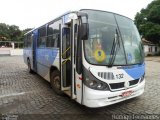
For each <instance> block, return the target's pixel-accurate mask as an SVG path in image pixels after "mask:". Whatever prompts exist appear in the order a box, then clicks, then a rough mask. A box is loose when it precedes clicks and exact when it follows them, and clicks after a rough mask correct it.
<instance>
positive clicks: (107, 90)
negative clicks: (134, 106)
mask: <svg viewBox="0 0 160 120" xmlns="http://www.w3.org/2000/svg"><path fill="white" fill-rule="evenodd" d="M24 43H25V48H24V62H25V63H26V64H27V65H28V71H29V72H30V73H31V72H36V73H37V74H39V75H40V76H42V77H43V78H44V79H45V80H47V81H48V82H50V84H51V86H52V88H53V90H54V91H55V92H56V93H57V94H64V93H65V94H67V95H69V96H70V97H71V99H74V100H75V101H77V102H78V103H80V104H82V105H85V106H87V107H93V108H94V107H102V106H107V105H111V104H115V103H118V102H121V101H124V100H127V99H130V98H134V97H137V96H140V95H141V94H142V93H143V92H144V87H145V78H144V75H145V63H144V52H143V46H142V43H141V38H140V35H139V33H138V30H137V28H136V26H135V25H134V22H133V21H132V20H131V19H129V18H127V17H125V16H122V15H119V14H116V13H112V12H107V11H100V10H91V9H83V10H80V11H73V12H68V13H66V14H64V15H62V16H60V17H58V18H56V19H54V20H53V21H50V22H48V23H46V24H44V25H42V26H41V27H38V28H36V29H33V30H31V31H30V32H28V33H26V34H25V39H24Z"/></svg>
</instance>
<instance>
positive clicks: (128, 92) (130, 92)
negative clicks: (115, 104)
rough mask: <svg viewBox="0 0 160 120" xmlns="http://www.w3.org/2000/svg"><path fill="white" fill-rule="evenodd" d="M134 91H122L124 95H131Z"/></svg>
mask: <svg viewBox="0 0 160 120" xmlns="http://www.w3.org/2000/svg"><path fill="white" fill-rule="evenodd" d="M132 93H133V91H131V90H130V91H126V92H123V93H122V97H128V96H130V95H131V94H132Z"/></svg>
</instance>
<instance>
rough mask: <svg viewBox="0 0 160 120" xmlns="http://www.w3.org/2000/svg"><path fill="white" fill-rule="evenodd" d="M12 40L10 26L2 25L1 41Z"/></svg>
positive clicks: (0, 31) (0, 24) (0, 28)
mask: <svg viewBox="0 0 160 120" xmlns="http://www.w3.org/2000/svg"><path fill="white" fill-rule="evenodd" d="M7 39H10V36H9V26H8V25H6V24H5V23H0V40H7Z"/></svg>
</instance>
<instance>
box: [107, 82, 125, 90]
mask: <svg viewBox="0 0 160 120" xmlns="http://www.w3.org/2000/svg"><path fill="white" fill-rule="evenodd" d="M110 87H111V89H120V88H123V87H124V82H120V83H111V84H110Z"/></svg>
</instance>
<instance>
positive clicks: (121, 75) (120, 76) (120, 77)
mask: <svg viewBox="0 0 160 120" xmlns="http://www.w3.org/2000/svg"><path fill="white" fill-rule="evenodd" d="M116 78H117V79H122V78H124V74H123V73H122V74H117V75H116Z"/></svg>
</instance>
